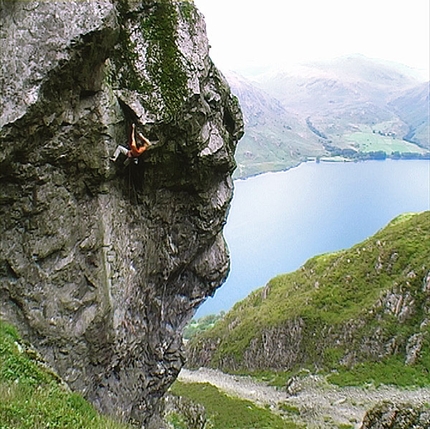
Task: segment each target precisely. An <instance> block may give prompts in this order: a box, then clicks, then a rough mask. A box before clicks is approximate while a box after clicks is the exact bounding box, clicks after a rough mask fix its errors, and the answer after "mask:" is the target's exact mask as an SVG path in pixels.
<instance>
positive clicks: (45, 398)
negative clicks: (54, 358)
mask: <svg viewBox="0 0 430 429" xmlns="http://www.w3.org/2000/svg"><path fill="white" fill-rule="evenodd" d="M0 398H1V401H0V428H1V429H45V428H58V429H126V428H128V427H129V426H126V425H122V424H119V423H116V422H113V421H112V420H110V419H108V418H106V417H102V416H100V415H99V414H98V413H97V412H96V411H95V409H94V408H93V407H92V406H91V405H90V404H89V403H88V402H87V401H85V400H84V399H83V398H82V397H81V396H80V395H78V394H76V393H71V392H69V391H68V390H66V389H65V388H64V386H62V385H61V383H60V381H59V380H58V378H57V377H56V376H55V374H53V373H51V372H50V371H49V370H48V369H47V368H45V367H44V366H43V365H42V364H41V362H40V360H39V358H38V357H37V355H36V354H35V352H34V351H32V350H31V349H29V348H28V347H27V346H25V345H24V343H23V342H22V340H21V339H20V337H19V335H18V334H17V332H16V330H15V329H14V328H13V327H11V326H10V325H8V324H5V323H4V322H2V321H0Z"/></svg>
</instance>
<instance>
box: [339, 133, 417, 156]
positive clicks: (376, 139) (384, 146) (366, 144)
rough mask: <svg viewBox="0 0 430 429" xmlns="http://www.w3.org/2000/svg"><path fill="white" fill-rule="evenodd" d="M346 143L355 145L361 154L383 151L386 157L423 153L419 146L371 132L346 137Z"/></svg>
mask: <svg viewBox="0 0 430 429" xmlns="http://www.w3.org/2000/svg"><path fill="white" fill-rule="evenodd" d="M345 139H346V141H349V142H351V143H356V144H357V145H358V146H359V150H360V151H361V152H377V151H383V152H385V153H387V154H388V155H389V154H391V153H392V152H399V153H404V152H416V153H424V152H425V150H424V149H422V148H420V147H419V146H417V145H415V144H413V143H409V142H406V141H404V140H401V139H399V138H393V137H387V136H382V135H380V134H378V133H372V132H371V131H358V132H355V133H351V134H349V135H347V136H346V138H345Z"/></svg>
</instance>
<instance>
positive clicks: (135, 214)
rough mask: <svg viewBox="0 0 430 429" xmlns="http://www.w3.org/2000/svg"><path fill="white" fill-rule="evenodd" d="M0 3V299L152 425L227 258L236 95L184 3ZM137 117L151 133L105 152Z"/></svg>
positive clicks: (237, 127) (29, 335)
mask: <svg viewBox="0 0 430 429" xmlns="http://www.w3.org/2000/svg"><path fill="white" fill-rule="evenodd" d="M0 19H1V27H0V28H1V30H0V31H1V35H0V38H1V49H0V63H1V67H2V70H1V105H0V112H1V116H0V121H1V122H0V126H1V128H0V180H1V187H0V219H1V220H0V237H1V242H0V300H1V301H0V309H1V313H0V316H1V318H4V319H7V320H8V321H10V322H12V323H14V324H15V325H16V326H18V327H19V329H20V331H21V332H22V334H23V335H24V336H25V337H26V339H28V340H29V341H31V342H32V343H33V344H34V346H35V347H36V348H37V350H38V351H39V352H40V353H41V354H42V356H43V357H44V358H45V359H46V360H47V361H48V362H49V364H50V365H51V366H52V367H53V368H54V369H55V370H56V371H57V372H58V373H59V374H60V376H61V377H62V378H63V379H64V380H65V381H66V382H67V383H68V385H69V386H70V387H71V388H72V389H74V390H77V391H80V392H82V393H83V394H84V395H85V397H86V398H88V399H89V400H90V401H91V402H92V403H93V404H95V405H96V406H97V408H99V409H100V410H101V411H103V412H105V413H110V414H115V415H116V416H117V417H119V418H121V419H123V420H136V421H138V422H143V424H144V425H145V426H147V427H150V426H151V425H153V424H154V423H151V421H152V422H153V421H154V420H153V417H152V416H155V415H156V414H157V406H158V405H157V404H158V402H159V398H161V397H162V396H163V394H164V392H165V391H166V389H167V388H168V386H169V385H170V384H171V383H172V382H173V381H174V379H175V378H176V376H177V374H178V372H179V370H180V368H181V367H182V365H183V361H184V358H183V352H182V339H181V330H182V328H183V326H184V325H185V324H186V323H187V321H188V320H189V319H190V318H191V317H192V315H193V312H194V310H195V309H196V308H197V307H198V305H199V304H200V303H202V302H203V301H204V299H205V298H206V297H207V296H208V295H211V294H213V293H214V291H215V289H216V288H217V287H219V285H220V284H221V283H222V282H223V280H224V279H225V277H226V275H227V272H228V267H229V258H228V252H227V250H226V246H225V242H224V239H223V236H222V229H223V225H224V223H225V219H226V215H227V211H228V207H229V203H230V200H231V196H232V189H233V185H232V180H231V173H232V171H233V170H234V168H235V163H234V157H233V156H234V150H235V146H236V143H237V141H238V140H239V139H240V137H241V135H242V133H243V123H242V117H241V113H240V109H239V106H238V103H237V100H236V99H235V98H234V97H232V95H231V93H230V90H229V88H228V85H227V84H226V82H225V80H224V78H223V76H222V75H221V74H220V73H219V71H218V70H217V69H216V68H215V67H214V65H213V63H212V62H211V60H210V58H209V55H208V43H207V38H206V35H205V26H204V22H203V19H202V16H201V15H200V14H199V12H198V11H197V10H196V9H195V7H194V5H193V4H192V3H189V2H170V1H161V0H160V1H145V0H142V1H133V0H128V1H125V0H121V1H120V0H118V1H114V0H99V1H70V2H56V1H54V2H41V1H2V2H0ZM132 122H134V123H136V124H137V128H138V129H139V131H140V132H142V133H143V134H145V135H146V136H147V137H148V138H149V139H150V140H152V141H154V140H156V141H158V143H157V145H155V146H154V148H153V149H151V150H148V151H147V152H146V153H144V154H143V155H142V157H141V158H140V159H139V163H138V164H134V163H130V164H129V165H128V166H125V165H123V162H122V161H123V160H119V161H118V162H117V163H112V162H111V161H110V160H109V157H110V155H111V154H112V153H113V151H114V149H115V148H116V146H117V145H118V144H125V142H126V141H127V139H128V135H129V132H130V125H131V123H132ZM154 418H155V417H154Z"/></svg>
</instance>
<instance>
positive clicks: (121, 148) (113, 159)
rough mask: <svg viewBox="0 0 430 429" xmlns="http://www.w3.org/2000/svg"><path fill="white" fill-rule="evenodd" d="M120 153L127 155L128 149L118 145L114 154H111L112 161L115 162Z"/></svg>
mask: <svg viewBox="0 0 430 429" xmlns="http://www.w3.org/2000/svg"><path fill="white" fill-rule="evenodd" d="M120 153H123V154H124V155H125V156H127V155H128V149H127V148H126V147H124V146H121V145H118V147H117V148H116V150H115V152H114V154H113V155H112V156H111V158H110V159H111V161H113V162H115V161H116V160H117V159H118V156H119V154H120Z"/></svg>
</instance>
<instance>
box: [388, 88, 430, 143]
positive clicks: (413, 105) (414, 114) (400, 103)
mask: <svg viewBox="0 0 430 429" xmlns="http://www.w3.org/2000/svg"><path fill="white" fill-rule="evenodd" d="M390 106H392V107H393V108H394V110H395V111H396V112H397V114H398V116H399V117H400V118H402V120H403V121H404V122H405V123H406V124H408V125H409V131H408V134H407V135H406V136H405V137H404V138H405V139H407V140H409V141H411V142H414V143H416V144H418V145H419V146H421V147H423V148H425V149H427V150H429V149H430V142H429V106H430V105H429V82H426V83H423V84H421V85H419V86H416V87H414V88H412V89H410V90H407V91H405V93H404V94H402V95H401V96H400V97H398V98H396V99H394V100H393V101H392V102H391V103H390Z"/></svg>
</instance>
